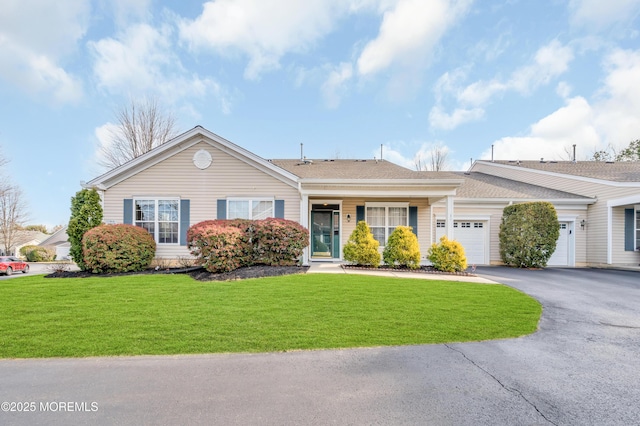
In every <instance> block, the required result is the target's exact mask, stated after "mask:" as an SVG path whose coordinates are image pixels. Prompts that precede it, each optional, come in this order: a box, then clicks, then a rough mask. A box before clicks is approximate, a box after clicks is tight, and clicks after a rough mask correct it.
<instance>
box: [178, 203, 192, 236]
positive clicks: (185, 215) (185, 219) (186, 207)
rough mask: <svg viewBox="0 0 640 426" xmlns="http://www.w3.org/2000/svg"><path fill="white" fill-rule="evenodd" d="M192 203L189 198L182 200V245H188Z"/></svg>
mask: <svg viewBox="0 0 640 426" xmlns="http://www.w3.org/2000/svg"><path fill="white" fill-rule="evenodd" d="M190 210H191V203H190V202H189V200H180V245H181V246H186V245H187V230H188V229H189V224H190V219H189V216H190V214H191V211H190Z"/></svg>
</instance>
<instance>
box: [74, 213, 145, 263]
mask: <svg viewBox="0 0 640 426" xmlns="http://www.w3.org/2000/svg"><path fill="white" fill-rule="evenodd" d="M82 253H83V258H84V262H85V265H86V266H87V268H86V270H88V271H91V272H93V273H96V274H102V273H109V272H132V271H143V270H144V269H146V268H148V267H149V265H150V264H151V261H152V260H153V258H154V256H155V253H156V242H155V241H154V239H153V237H152V236H151V235H150V234H149V232H147V231H146V230H145V229H143V228H140V227H137V226H133V225H123V224H121V225H100V226H97V227H95V228H91V229H90V230H88V231H87V232H85V234H84V237H82Z"/></svg>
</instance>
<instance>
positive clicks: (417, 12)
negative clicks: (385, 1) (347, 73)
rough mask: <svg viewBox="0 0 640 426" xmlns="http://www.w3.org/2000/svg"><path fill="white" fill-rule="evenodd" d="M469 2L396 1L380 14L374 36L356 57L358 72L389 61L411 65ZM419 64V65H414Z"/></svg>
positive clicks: (368, 72)
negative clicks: (381, 17) (377, 29)
mask: <svg viewBox="0 0 640 426" xmlns="http://www.w3.org/2000/svg"><path fill="white" fill-rule="evenodd" d="M470 3H471V2H470V1H467V0H461V1H447V0H398V2H397V4H396V5H395V7H394V8H393V9H391V10H388V11H386V12H385V13H384V17H383V20H382V24H381V25H380V31H379V34H378V36H377V37H376V38H375V39H374V40H372V41H370V42H369V43H368V44H367V45H366V46H365V48H364V49H363V51H362V53H361V55H360V57H359V58H358V73H359V74H360V75H365V76H366V75H372V74H376V73H378V72H381V71H383V70H385V69H387V68H389V67H390V66H391V65H392V64H401V65H404V66H409V67H412V66H415V64H416V62H418V63H419V62H420V61H421V59H420V58H424V56H425V54H428V53H429V52H430V50H431V49H433V46H434V45H435V44H436V43H437V42H438V41H439V40H440V38H441V37H442V35H443V34H444V33H445V32H446V30H447V29H449V27H450V26H451V25H452V24H453V23H455V22H456V20H457V19H458V18H459V17H460V16H461V15H463V14H464V13H465V12H466V10H467V9H468V6H469V5H470ZM418 65H420V64H418Z"/></svg>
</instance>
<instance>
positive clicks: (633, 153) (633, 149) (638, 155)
mask: <svg viewBox="0 0 640 426" xmlns="http://www.w3.org/2000/svg"><path fill="white" fill-rule="evenodd" d="M638 160H640V139H636V140H634V141H631V142H629V146H627V147H626V148H625V149H623V150H622V151H620V152H619V153H618V155H616V161H638Z"/></svg>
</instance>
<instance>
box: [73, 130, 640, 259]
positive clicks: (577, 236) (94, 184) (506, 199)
mask: <svg viewBox="0 0 640 426" xmlns="http://www.w3.org/2000/svg"><path fill="white" fill-rule="evenodd" d="M499 166H500V165H499V164H498V163H487V162H476V163H475V164H474V166H473V167H472V169H471V171H470V172H469V173H453V172H419V171H413V170H409V169H406V168H404V167H401V166H398V165H396V164H393V163H391V162H388V161H381V160H375V159H374V160H337V159H336V160H307V159H289V160H275V159H274V160H265V159H263V158H261V157H259V156H257V155H255V154H253V153H251V152H249V151H247V150H245V149H243V148H241V147H239V146H237V145H235V144H233V143H231V142H229V141H227V140H225V139H223V138H221V137H220V136H218V135H216V134H214V133H212V132H210V131H208V130H206V129H204V128H202V127H200V126H197V127H195V128H193V129H191V130H189V131H187V132H185V133H183V134H182V135H180V136H178V137H176V138H175V139H173V140H171V141H169V142H167V143H165V144H163V145H161V146H159V147H157V148H155V149H154V150H152V151H150V152H148V153H146V154H144V155H142V156H140V157H138V158H136V159H134V160H132V161H130V162H128V163H126V164H124V165H122V166H120V167H118V168H116V169H114V170H111V171H109V172H107V173H105V174H104V175H102V176H99V177H97V178H95V179H93V180H91V181H90V182H87V183H84V184H83V186H84V187H86V188H95V189H97V190H98V191H99V193H100V194H101V197H102V200H103V208H104V220H105V222H106V223H131V224H135V225H137V226H141V227H143V228H145V229H147V230H148V231H149V232H150V233H151V234H152V235H153V236H154V238H155V239H156V242H157V243H158V245H157V256H158V257H165V258H177V257H180V256H186V255H188V250H187V247H186V231H187V229H188V227H189V226H190V225H193V224H195V223H197V222H200V221H203V220H208V219H231V218H248V219H261V218H266V217H282V218H286V219H290V220H294V221H297V222H299V223H300V224H302V225H303V226H305V227H307V228H308V229H309V231H310V234H311V241H310V243H311V244H310V247H309V248H308V249H307V250H306V252H305V255H304V259H303V260H304V262H308V261H309V260H314V261H315V260H340V259H342V247H343V246H344V244H345V243H346V241H347V239H348V238H349V235H350V234H351V232H352V231H353V230H354V229H355V225H356V222H357V221H359V220H366V221H367V223H368V224H369V226H370V227H371V230H372V232H373V234H374V236H375V238H376V239H377V240H378V241H380V243H381V246H382V247H383V246H384V244H385V242H386V240H387V238H388V236H389V234H390V233H391V232H392V231H393V229H394V228H395V227H396V226H399V225H407V226H411V227H412V228H413V231H414V233H416V235H417V237H418V242H419V244H420V249H421V252H422V254H423V258H425V259H426V254H427V250H428V248H429V246H430V245H431V244H432V243H433V242H434V241H436V239H437V238H439V236H440V235H449V236H452V237H453V238H456V239H459V240H460V241H461V242H462V243H463V245H464V246H465V249H466V251H467V254H468V256H469V263H471V264H490V263H499V262H500V256H499V249H498V230H499V226H500V220H501V216H502V209H503V208H504V207H505V206H506V205H508V204H510V203H518V202H523V201H537V200H545V201H550V202H552V203H553V204H554V206H555V207H556V209H557V211H558V215H559V218H560V221H561V224H562V226H563V228H562V230H563V234H562V235H563V237H561V240H560V241H559V250H557V253H556V254H554V258H552V260H553V261H552V262H551V264H554V265H567V266H571V265H582V264H587V263H592V262H593V261H592V260H591V259H590V258H589V253H590V251H588V250H587V241H588V240H587V235H590V234H589V231H590V230H591V228H592V227H593V226H594V225H592V221H593V220H595V219H593V218H592V217H591V216H590V211H591V209H592V208H593V207H594V206H595V205H597V204H598V203H599V202H600V201H599V200H600V197H599V196H598V195H597V193H593V194H591V193H589V192H588V191H587V192H579V191H574V190H571V188H570V187H564V186H563V185H555V184H554V182H555V180H554V179H551V180H549V179H547V180H546V181H545V180H540V181H537V180H536V179H533V178H528V177H524V178H522V179H518V177H517V176H514V177H510V176H502V173H506V171H505V170H506V169H508V168H509V167H513V166H509V165H505V166H504V167H505V170H503V169H502V168H500V167H499ZM519 167H520V170H525V168H524V167H522V166H519ZM527 170H529V169H527ZM531 172H532V173H533V172H535V171H534V170H533V169H531ZM636 183H638V182H636ZM638 189H640V184H639V185H638V186H637V187H636V194H640V192H638ZM638 203H639V204H640V201H639V202H638ZM631 204H633V203H631ZM583 221H585V222H584V223H588V225H585V226H584V228H585V230H584V231H583V229H582V228H583V227H582V226H580V224H581V223H583ZM616 229H617V228H616ZM578 230H580V231H582V232H578ZM625 260H627V261H628V263H633V262H631V260H632V258H631V257H629V258H628V259H626V258H625ZM602 263H604V262H602ZM635 263H636V264H637V261H636V262H635Z"/></svg>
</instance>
